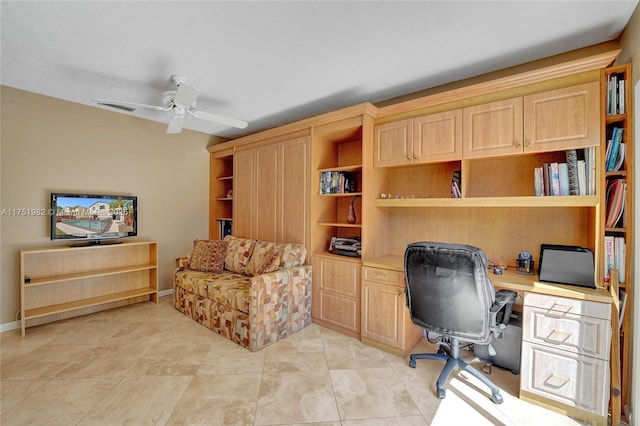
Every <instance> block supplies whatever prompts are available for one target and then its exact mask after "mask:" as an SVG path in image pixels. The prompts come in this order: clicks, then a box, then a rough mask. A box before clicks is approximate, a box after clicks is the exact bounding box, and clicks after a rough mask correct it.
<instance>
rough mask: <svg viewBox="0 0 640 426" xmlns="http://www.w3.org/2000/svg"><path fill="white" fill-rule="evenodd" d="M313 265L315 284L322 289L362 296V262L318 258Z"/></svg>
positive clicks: (357, 296)
mask: <svg viewBox="0 0 640 426" xmlns="http://www.w3.org/2000/svg"><path fill="white" fill-rule="evenodd" d="M313 267H314V271H313V272H314V280H313V284H314V285H319V287H320V289H321V290H329V291H332V292H335V293H340V294H343V295H346V296H351V297H355V298H360V264H358V263H353V262H340V261H336V260H329V259H324V258H317V259H316V261H315V262H314V265H313ZM316 274H317V275H316Z"/></svg>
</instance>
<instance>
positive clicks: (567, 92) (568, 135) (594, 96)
mask: <svg viewBox="0 0 640 426" xmlns="http://www.w3.org/2000/svg"><path fill="white" fill-rule="evenodd" d="M599 88H600V86H599V84H598V82H592V83H587V84H581V85H578V86H572V87H567V88H563V89H558V90H551V91H548V92H543V93H537V94H534V95H529V96H525V97H524V117H525V120H524V151H525V152H539V151H553V150H562V149H569V148H583V147H587V146H597V145H599V144H600V123H599V118H600V95H599Z"/></svg>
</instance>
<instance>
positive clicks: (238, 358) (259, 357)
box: [196, 330, 266, 375]
mask: <svg viewBox="0 0 640 426" xmlns="http://www.w3.org/2000/svg"><path fill="white" fill-rule="evenodd" d="M209 333H213V331H211V330H209ZM214 334H215V333H214ZM218 337H220V336H218ZM221 339H222V338H221ZM216 342H217V344H215V345H212V346H211V349H210V350H209V353H208V354H207V356H206V357H205V359H204V361H203V362H202V364H201V365H200V368H198V371H197V372H196V374H197V375H206V374H237V373H259V374H262V372H263V371H264V360H265V356H266V351H264V350H261V351H257V352H251V351H250V350H248V349H246V348H243V347H242V346H239V345H237V344H235V343H233V342H231V341H229V340H227V339H224V340H216Z"/></svg>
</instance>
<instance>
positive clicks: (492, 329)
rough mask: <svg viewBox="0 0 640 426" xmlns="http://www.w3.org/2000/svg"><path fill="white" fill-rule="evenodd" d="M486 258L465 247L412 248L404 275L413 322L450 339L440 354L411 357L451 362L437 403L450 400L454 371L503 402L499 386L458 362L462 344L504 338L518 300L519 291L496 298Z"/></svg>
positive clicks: (428, 244)
mask: <svg viewBox="0 0 640 426" xmlns="http://www.w3.org/2000/svg"><path fill="white" fill-rule="evenodd" d="M487 266H488V265H487V257H486V255H485V254H484V252H483V251H482V250H481V249H479V248H476V247H472V246H468V245H463V244H448V243H436V242H417V243H412V244H409V245H408V246H407V249H406V251H405V255H404V270H405V275H406V281H407V288H406V295H407V306H408V308H409V311H410V312H411V320H412V321H413V322H414V323H415V324H418V325H419V326H421V327H424V328H425V329H428V330H432V331H434V332H436V333H439V334H441V335H442V336H443V338H448V339H449V340H450V345H448V346H447V345H440V349H439V350H438V354H412V355H411V357H410V360H409V366H410V367H412V368H415V367H416V359H432V360H441V361H446V364H445V366H444V368H443V369H442V372H441V373H440V377H438V381H437V382H436V391H437V394H438V398H440V399H442V398H444V397H445V391H444V385H445V382H446V380H447V378H448V377H449V374H450V373H451V371H453V369H454V368H461V369H463V370H465V371H467V372H469V373H470V374H472V375H474V376H475V377H477V378H478V379H479V380H481V381H482V382H483V383H484V384H486V385H487V386H488V387H489V388H490V389H491V394H492V396H491V400H492V401H493V402H494V403H496V404H501V403H502V401H503V398H502V395H500V390H499V389H498V387H497V386H496V385H495V384H493V383H492V382H491V380H489V379H488V378H487V377H486V376H485V375H484V374H482V373H481V372H480V371H478V370H476V369H475V368H473V367H472V366H470V365H469V364H467V363H466V362H464V361H463V360H461V359H460V358H459V355H460V340H462V341H465V342H469V343H477V344H487V343H489V342H490V340H491V339H492V337H501V336H502V333H503V332H504V330H505V329H506V326H507V324H508V322H509V317H510V315H511V310H512V309H513V304H514V302H515V300H516V292H514V291H509V290H500V291H498V293H497V294H496V293H495V290H494V288H493V283H492V282H491V280H490V279H489V277H488V276H487Z"/></svg>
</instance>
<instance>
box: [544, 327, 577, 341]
mask: <svg viewBox="0 0 640 426" xmlns="http://www.w3.org/2000/svg"><path fill="white" fill-rule="evenodd" d="M556 333H557V334H559V335H560V336H564V339H552V338H551V336H553V335H554V334H556ZM571 336H572V333H569V332H568V331H562V330H556V329H555V328H554V329H553V330H551V333H549V335H548V336H547V338H546V339H545V340H548V341H550V342H554V343H565V342H566V341H567V340H568V339H569V337H571Z"/></svg>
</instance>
